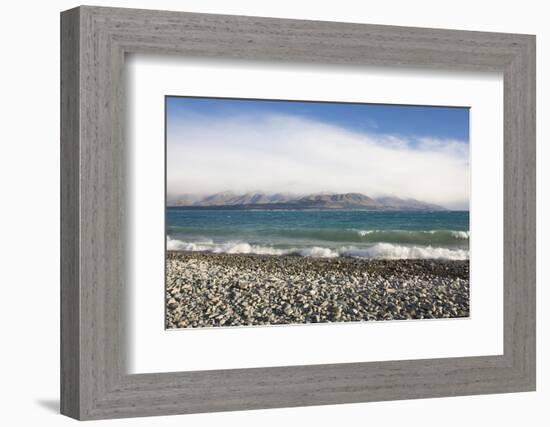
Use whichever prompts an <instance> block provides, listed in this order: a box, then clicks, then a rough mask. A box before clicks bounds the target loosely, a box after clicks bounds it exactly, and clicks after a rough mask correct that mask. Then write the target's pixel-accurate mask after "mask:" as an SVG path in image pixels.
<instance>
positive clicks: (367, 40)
mask: <svg viewBox="0 0 550 427" xmlns="http://www.w3.org/2000/svg"><path fill="white" fill-rule="evenodd" d="M61 42H62V43H61V57H62V61H61V88H62V94H61V121H62V123H61V164H62V174H61V187H62V194H61V199H62V206H61V232H62V235H61V248H62V254H61V255H62V263H61V411H62V413H63V414H65V415H68V416H70V417H73V418H76V419H82V420H84V419H102V418H117V417H133V416H151V415H167V414H184V413H196V412H213V411H229V410H243V409H259V408H274V407H285V406H286V407H288V406H305V405H321V404H338V403H349V402H366V401H380V400H394V399H411V398H425V397H438V396H459V395H467V394H483V393H504V392H520V391H531V390H534V389H535V370H536V367H535V37H534V36H531V35H520V34H503V33H484V32H467V31H455V30H440V29H437V30H436V29H424V28H406V27H391V26H374V25H365V24H348V23H335V22H315V21H298V20H282V19H271V18H257V17H242V16H223V15H209V14H196V13H183V12H165V11H147V10H133V9H115V8H103V7H88V6H83V7H79V8H76V9H71V10H68V11H65V12H63V13H62V14H61Z"/></svg>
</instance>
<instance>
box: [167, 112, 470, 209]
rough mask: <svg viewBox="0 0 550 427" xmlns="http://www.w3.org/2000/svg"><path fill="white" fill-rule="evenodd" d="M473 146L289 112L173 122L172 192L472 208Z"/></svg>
mask: <svg viewBox="0 0 550 427" xmlns="http://www.w3.org/2000/svg"><path fill="white" fill-rule="evenodd" d="M469 185H470V183H469V145H468V144H467V143H465V142H463V141H456V140H441V139H436V138H428V137H420V138H418V137H405V136H394V135H377V134H373V133H363V132H358V131H352V130H349V129H346V128H343V127H339V126H336V125H330V124H326V123H322V122H318V121H315V120H310V119H306V118H301V117H296V116H290V115H288V116H287V115H284V114H258V115H254V114H248V115H241V116H238V115H237V116H235V115H233V116H231V117H227V118H221V117H215V118H212V117H206V116H201V115H187V116H185V117H184V118H182V119H181V120H178V121H177V122H169V123H168V132H167V192H168V194H214V193H218V192H223V191H228V190H229V191H233V192H235V193H247V192H251V191H257V190H261V191H263V192H266V193H287V192H288V193H294V194H311V193H319V192H331V193H351V192H356V193H362V194H368V195H369V196H372V197H382V196H387V195H391V196H396V197H400V198H414V199H418V200H422V201H426V202H429V203H434V204H438V205H442V206H445V207H446V208H450V209H468V200H469Z"/></svg>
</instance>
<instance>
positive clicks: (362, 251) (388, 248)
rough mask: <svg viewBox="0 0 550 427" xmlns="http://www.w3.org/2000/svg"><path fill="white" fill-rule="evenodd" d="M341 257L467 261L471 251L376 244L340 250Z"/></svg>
mask: <svg viewBox="0 0 550 427" xmlns="http://www.w3.org/2000/svg"><path fill="white" fill-rule="evenodd" d="M340 254H341V255H347V256H353V257H359V258H380V259H449V260H466V259H468V258H469V251H468V250H464V249H449V248H440V247H432V246H403V245H395V244H391V243H376V244H375V245H372V246H369V247H366V248H357V247H353V246H350V247H347V248H343V249H342V250H340Z"/></svg>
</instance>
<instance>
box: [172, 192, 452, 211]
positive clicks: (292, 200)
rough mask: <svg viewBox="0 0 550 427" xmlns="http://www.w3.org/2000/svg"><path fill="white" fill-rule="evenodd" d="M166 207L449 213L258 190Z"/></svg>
mask: <svg viewBox="0 0 550 427" xmlns="http://www.w3.org/2000/svg"><path fill="white" fill-rule="evenodd" d="M167 204H168V206H169V207H178V206H179V207H186V208H190V209H296V210H306V209H342V210H386V211H399V210H446V209H445V208H444V207H442V206H439V205H434V204H432V203H426V202H422V201H419V200H415V199H401V198H399V197H369V196H366V195H364V194H361V193H343V194H327V193H321V194H308V195H292V194H288V193H273V194H271V193H263V192H259V191H258V192H250V193H245V194H235V193H232V192H229V191H224V192H221V193H216V194H211V195H207V196H196V195H190V194H180V195H169V196H168V197H167Z"/></svg>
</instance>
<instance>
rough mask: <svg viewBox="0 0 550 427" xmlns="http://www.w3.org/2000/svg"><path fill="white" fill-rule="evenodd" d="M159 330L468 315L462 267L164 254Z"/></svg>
mask: <svg viewBox="0 0 550 427" xmlns="http://www.w3.org/2000/svg"><path fill="white" fill-rule="evenodd" d="M166 263H167V265H166V327H167V328H168V329H173V328H197V327H219V326H224V327H226V326H259V325H281V324H303V323H326V322H353V321H377V320H412V319H438V318H457V317H469V315H470V313H469V306H470V304H469V299H470V295H469V294H470V292H469V287H470V286H469V284H470V282H469V261H467V260H436V259H420V260H407V259H398V260H388V259H364V258H363V259H361V258H352V257H337V258H314V257H301V256H294V255H283V256H276V255H253V254H228V253H211V252H185V251H168V253H167V259H166Z"/></svg>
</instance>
